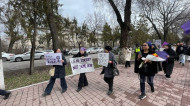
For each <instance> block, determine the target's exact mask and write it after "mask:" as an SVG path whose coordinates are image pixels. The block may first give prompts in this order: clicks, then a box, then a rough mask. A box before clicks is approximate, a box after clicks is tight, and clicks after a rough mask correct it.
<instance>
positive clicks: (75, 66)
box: [70, 57, 94, 75]
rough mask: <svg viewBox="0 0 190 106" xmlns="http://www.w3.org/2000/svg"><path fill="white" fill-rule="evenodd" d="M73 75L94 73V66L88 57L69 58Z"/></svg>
mask: <svg viewBox="0 0 190 106" xmlns="http://www.w3.org/2000/svg"><path fill="white" fill-rule="evenodd" d="M70 63H71V68H72V72H73V74H74V75H75V74H80V73H86V72H92V71H94V64H93V61H92V58H90V57H82V58H81V57H80V58H70Z"/></svg>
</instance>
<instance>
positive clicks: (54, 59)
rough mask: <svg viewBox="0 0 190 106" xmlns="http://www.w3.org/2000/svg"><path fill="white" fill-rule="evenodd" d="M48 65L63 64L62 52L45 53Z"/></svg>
mask: <svg viewBox="0 0 190 106" xmlns="http://www.w3.org/2000/svg"><path fill="white" fill-rule="evenodd" d="M45 59H46V65H63V64H62V62H61V60H62V54H61V53H47V54H45Z"/></svg>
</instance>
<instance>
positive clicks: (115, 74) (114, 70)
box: [113, 63, 119, 76]
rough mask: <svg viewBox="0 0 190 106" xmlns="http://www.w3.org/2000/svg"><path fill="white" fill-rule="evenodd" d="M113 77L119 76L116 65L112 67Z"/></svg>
mask: <svg viewBox="0 0 190 106" xmlns="http://www.w3.org/2000/svg"><path fill="white" fill-rule="evenodd" d="M113 75H114V76H119V70H118V68H117V64H116V63H115V64H114V65H113Z"/></svg>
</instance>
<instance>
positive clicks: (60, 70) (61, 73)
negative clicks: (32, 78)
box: [42, 49, 67, 97]
mask: <svg viewBox="0 0 190 106" xmlns="http://www.w3.org/2000/svg"><path fill="white" fill-rule="evenodd" d="M54 53H61V50H60V49H55V50H54ZM61 61H62V63H63V64H62V65H61V66H60V65H54V66H53V67H55V74H54V76H52V77H51V78H50V81H49V84H48V85H47V87H46V89H45V91H44V93H43V94H42V96H43V97H45V96H47V95H50V93H51V91H52V88H53V86H54V83H55V80H56V78H60V82H61V88H62V93H65V92H66V91H67V83H66V80H65V65H66V64H67V61H66V59H65V57H64V56H63V55H62V60H61Z"/></svg>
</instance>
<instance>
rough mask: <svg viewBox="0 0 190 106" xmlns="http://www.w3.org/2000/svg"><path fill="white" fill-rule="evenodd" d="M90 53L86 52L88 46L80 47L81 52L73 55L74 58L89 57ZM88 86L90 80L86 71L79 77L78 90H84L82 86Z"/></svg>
mask: <svg viewBox="0 0 190 106" xmlns="http://www.w3.org/2000/svg"><path fill="white" fill-rule="evenodd" d="M87 56H88V54H87V53H86V48H84V47H82V48H81V49H80V52H79V53H78V54H76V55H74V56H73V58H77V57H87ZM85 86H88V80H87V78H86V74H85V73H81V74H80V77H79V82H78V89H77V92H79V91H81V90H82V87H85Z"/></svg>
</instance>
